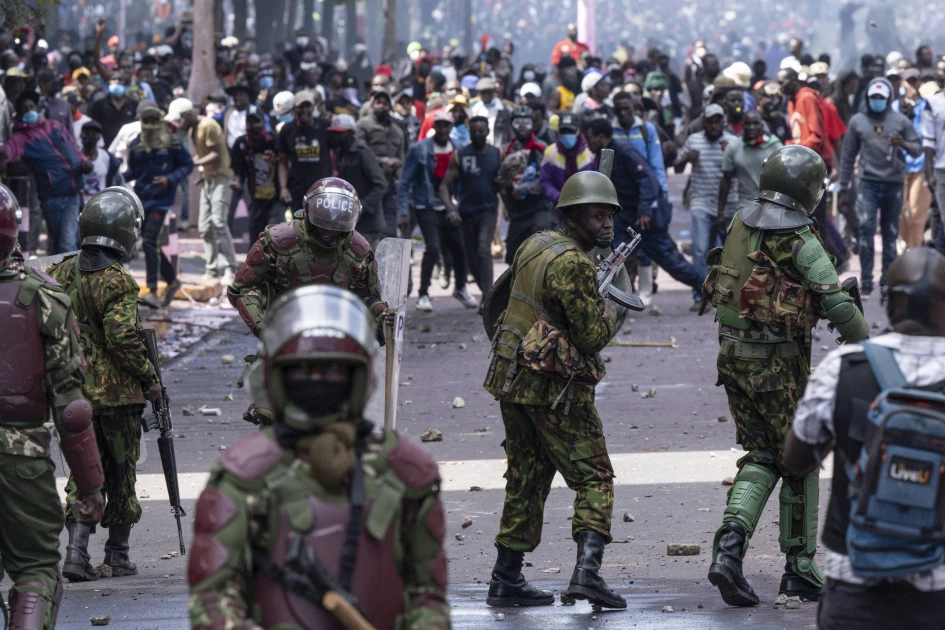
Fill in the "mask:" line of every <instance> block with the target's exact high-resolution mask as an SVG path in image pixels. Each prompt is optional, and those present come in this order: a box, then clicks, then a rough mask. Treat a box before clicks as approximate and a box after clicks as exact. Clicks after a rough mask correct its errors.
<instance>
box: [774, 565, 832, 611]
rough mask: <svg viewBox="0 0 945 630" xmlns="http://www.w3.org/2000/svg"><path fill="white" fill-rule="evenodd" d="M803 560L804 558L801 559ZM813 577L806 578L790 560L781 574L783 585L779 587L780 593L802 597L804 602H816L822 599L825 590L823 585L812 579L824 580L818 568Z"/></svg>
mask: <svg viewBox="0 0 945 630" xmlns="http://www.w3.org/2000/svg"><path fill="white" fill-rule="evenodd" d="M801 561H802V562H803V559H801ZM814 567H815V572H814V574H813V575H812V576H811V578H810V579H809V578H805V577H803V576H802V575H800V574H799V573H798V572H797V571H795V570H794V566H793V565H792V564H791V561H790V560H788V561H787V563H786V564H785V565H784V575H782V576H781V586H780V588H778V594H779V595H780V594H784V595H787V596H788V597H800V598H801V601H802V602H816V601H818V600H820V594H821V593H822V592H823V589H824V587H823V585H822V584H820V585H818V584H814V583H813V582H811V579H814V580H817V581H818V582H820V581H822V580H823V578H822V577H820V570H819V569H816V565H814Z"/></svg>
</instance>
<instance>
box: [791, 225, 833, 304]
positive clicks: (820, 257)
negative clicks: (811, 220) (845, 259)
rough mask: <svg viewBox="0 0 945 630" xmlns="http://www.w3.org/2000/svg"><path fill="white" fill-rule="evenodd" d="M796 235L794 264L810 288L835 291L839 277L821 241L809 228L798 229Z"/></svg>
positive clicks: (817, 290) (818, 291)
mask: <svg viewBox="0 0 945 630" xmlns="http://www.w3.org/2000/svg"><path fill="white" fill-rule="evenodd" d="M797 235H798V236H799V237H800V238H799V239H798V240H796V241H794V250H793V252H792V254H793V258H794V264H795V265H796V266H797V268H798V269H799V270H800V271H801V273H803V274H804V279H805V280H806V281H807V283H808V284H809V285H810V288H811V289H812V290H813V291H815V292H817V293H826V292H831V291H836V290H837V289H838V288H839V287H840V278H839V276H837V270H836V268H834V266H833V262H832V261H831V260H830V257H829V256H828V255H827V252H826V251H825V250H824V246H823V243H821V241H820V239H819V238H818V237H817V236H816V235H815V234H814V233H813V232H811V231H810V229H809V228H802V229H801V230H798V231H797Z"/></svg>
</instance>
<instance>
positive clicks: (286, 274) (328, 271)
mask: <svg viewBox="0 0 945 630" xmlns="http://www.w3.org/2000/svg"><path fill="white" fill-rule="evenodd" d="M297 223H300V220H295V221H289V222H287V223H280V224H278V225H270V226H269V227H267V228H266V237H267V239H268V240H269V244H270V249H271V250H272V252H273V254H274V255H275V268H276V274H277V277H276V282H275V284H276V285H277V286H279V287H280V291H279V293H282V292H284V291H288V290H289V289H294V288H295V287H298V286H301V285H305V284H333V285H335V286H339V287H342V288H345V289H347V288H351V287H352V283H355V284H356V283H357V282H360V281H363V279H364V278H365V277H366V276H367V273H368V271H369V269H368V264H367V263H366V262H365V260H364V258H365V257H366V256H367V254H368V252H370V251H371V246H370V244H369V243H368V242H367V240H366V239H365V238H364V237H363V236H361V235H360V234H359V233H358V232H352V233H351V238H350V240H349V241H348V243H347V246H346V247H345V248H344V253H343V255H342V256H340V257H339V258H336V259H335V260H333V261H331V262H329V263H318V262H316V261H315V259H314V257H313V256H312V252H311V250H310V249H309V248H308V247H306V245H305V240H304V239H303V238H302V237H301V236H299V234H298V231H297V229H296V224H297ZM302 230H303V232H304V228H302Z"/></svg>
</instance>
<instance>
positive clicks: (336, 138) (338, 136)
mask: <svg viewBox="0 0 945 630" xmlns="http://www.w3.org/2000/svg"><path fill="white" fill-rule="evenodd" d="M354 129H355V122H354V118H352V117H351V116H349V115H348V114H336V115H334V116H332V117H331V125H330V126H329V127H328V146H329V147H330V148H331V150H332V152H333V154H334V157H335V171H336V172H337V173H338V177H340V178H341V179H343V180H345V181H346V182H348V183H349V184H351V185H352V186H353V187H354V189H355V191H357V193H358V197H360V199H361V215H360V217H358V223H357V230H358V232H359V233H360V234H362V235H363V236H364V238H365V239H367V241H368V243H370V244H371V247H372V248H375V247H377V244H378V243H379V242H380V241H381V235H382V233H383V231H384V211H383V209H382V208H381V201H382V200H383V199H384V194H385V193H386V192H387V185H388V183H387V182H388V180H387V176H386V175H385V174H384V171H383V170H381V165H380V164H379V163H378V161H377V158H376V157H375V156H374V154H373V153H372V152H371V150H370V149H369V148H368V146H367V145H366V144H364V142H363V141H361V140H358V139H357V138H356V137H355V134H354Z"/></svg>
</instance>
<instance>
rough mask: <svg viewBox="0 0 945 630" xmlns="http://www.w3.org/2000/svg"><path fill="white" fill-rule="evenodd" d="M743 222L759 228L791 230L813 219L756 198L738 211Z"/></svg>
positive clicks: (805, 224)
mask: <svg viewBox="0 0 945 630" xmlns="http://www.w3.org/2000/svg"><path fill="white" fill-rule="evenodd" d="M738 216H739V218H741V220H742V223H744V224H745V225H747V226H748V227H751V228H756V229H759V230H789V229H792V228H796V227H801V226H808V225H810V224H811V223H813V221H811V219H810V217H808V216H807V215H805V214H803V213H801V212H798V211H797V210H791V209H790V208H785V207H784V206H781V205H778V204H776V203H772V202H770V201H765V200H764V199H755V200H754V201H752V202H750V203H749V204H748V205H746V206H745V207H743V208H741V209H740V210H739V211H738Z"/></svg>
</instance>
